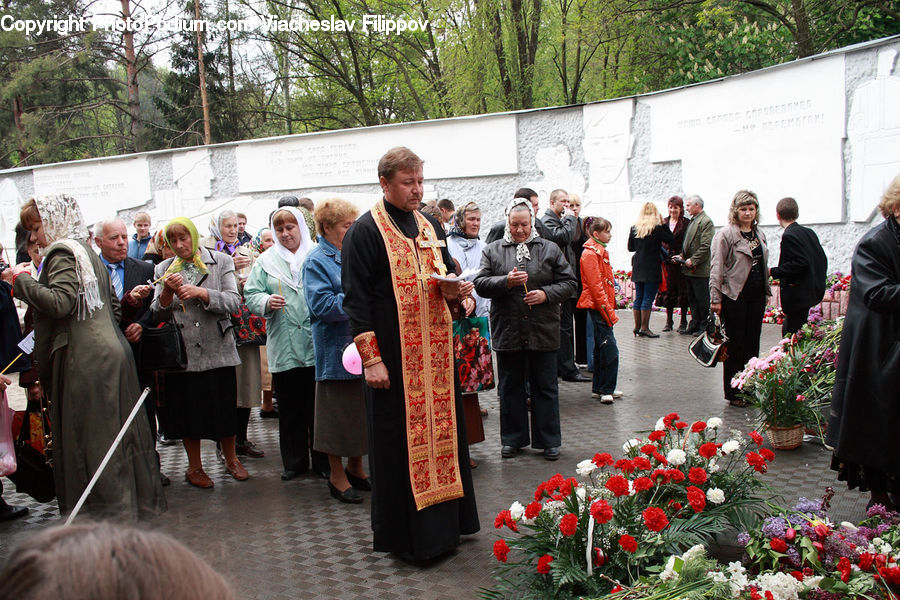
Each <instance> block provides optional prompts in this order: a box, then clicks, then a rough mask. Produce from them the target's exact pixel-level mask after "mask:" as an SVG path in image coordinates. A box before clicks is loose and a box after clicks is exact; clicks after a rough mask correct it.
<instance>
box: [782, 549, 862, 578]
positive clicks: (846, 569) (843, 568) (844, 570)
mask: <svg viewBox="0 0 900 600" xmlns="http://www.w3.org/2000/svg"><path fill="white" fill-rule="evenodd" d="M773 541H774V540H773ZM837 570H838V571H839V572H840V573H841V581H843V582H844V583H847V582H848V581H850V570H851V567H850V559H849V558H847V557H846V556H842V557H841V559H840V560H839V561H838V564H837Z"/></svg>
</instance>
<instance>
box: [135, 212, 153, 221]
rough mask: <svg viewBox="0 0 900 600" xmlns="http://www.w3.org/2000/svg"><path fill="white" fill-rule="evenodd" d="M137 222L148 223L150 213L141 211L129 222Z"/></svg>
mask: <svg viewBox="0 0 900 600" xmlns="http://www.w3.org/2000/svg"><path fill="white" fill-rule="evenodd" d="M138 221H147V222H148V223H150V213H147V212H144V211H141V212H139V213H137V214H136V215H134V219H133V220H132V221H131V222H132V223H137V222H138Z"/></svg>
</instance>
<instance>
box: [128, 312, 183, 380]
mask: <svg viewBox="0 0 900 600" xmlns="http://www.w3.org/2000/svg"><path fill="white" fill-rule="evenodd" d="M181 327H182V326H181V325H179V324H178V323H177V322H175V320H174V319H171V320H169V321H167V322H166V323H163V324H162V325H161V326H159V327H154V328H145V329H144V331H143V333H142V334H141V343H140V345H139V346H138V354H139V358H138V361H137V364H138V370H140V371H143V372H149V371H183V370H184V369H186V368H187V351H185V349H184V338H182V337H181Z"/></svg>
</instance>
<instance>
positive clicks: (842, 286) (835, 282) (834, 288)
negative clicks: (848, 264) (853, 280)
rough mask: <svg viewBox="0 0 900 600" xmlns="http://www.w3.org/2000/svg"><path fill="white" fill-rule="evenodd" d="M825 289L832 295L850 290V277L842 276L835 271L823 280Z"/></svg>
mask: <svg viewBox="0 0 900 600" xmlns="http://www.w3.org/2000/svg"><path fill="white" fill-rule="evenodd" d="M825 287H826V289H827V290H828V291H829V292H831V293H832V294H834V292H839V291H840V292H842V291H845V290H849V289H850V275H844V274H843V273H841V272H840V271H835V272H834V273H832V274H831V275H829V276H828V278H827V279H826V280H825Z"/></svg>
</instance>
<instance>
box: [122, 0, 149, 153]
mask: <svg viewBox="0 0 900 600" xmlns="http://www.w3.org/2000/svg"><path fill="white" fill-rule="evenodd" d="M130 18H131V0H122V20H123V21H124V22H126V23H127V22H128V20H129V19H130ZM122 42H123V43H124V44H125V87H126V89H127V90H128V115H129V116H130V118H131V128H130V130H131V140H132V144H133V145H134V151H135V152H143V151H144V147H143V146H144V144H143V140H142V139H141V134H142V133H143V129H144V127H143V123H141V100H140V93H139V90H138V80H137V58H136V56H135V53H134V32H133V31H131V29H130V28H128V27H126V28H125V29H124V31H123V32H122Z"/></svg>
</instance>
